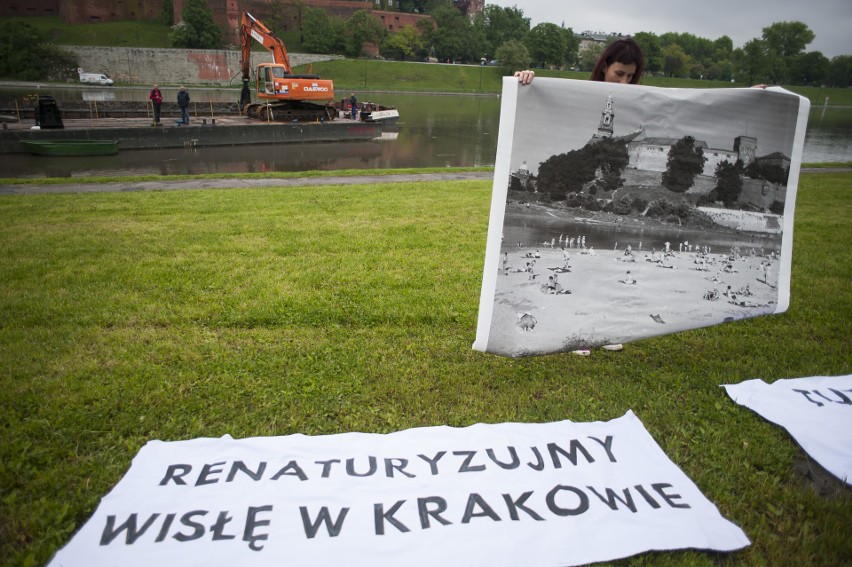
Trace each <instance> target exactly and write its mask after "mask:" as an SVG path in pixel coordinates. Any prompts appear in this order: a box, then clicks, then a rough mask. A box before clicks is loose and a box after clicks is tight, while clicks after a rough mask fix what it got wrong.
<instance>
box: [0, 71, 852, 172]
mask: <svg viewBox="0 0 852 567" xmlns="http://www.w3.org/2000/svg"><path fill="white" fill-rule="evenodd" d="M163 91H164V93H163V94H164V98H166V100H171V99H173V98H174V96H175V92H171V91H170V90H169V89H163ZM33 92H34V90H33V89H17V90H15V89H11V88H4V89H2V90H0V99H11V98H18V99H20V98H21V96H22V95H23V94H32V93H33ZM39 92H40V94H50V95H51V96H53V97H54V98H55V99H56V100H57V103H58V106H59V108H60V109H61V108H62V105H63V103H66V102H71V101H74V102H76V103H77V104H76V106H79V101H81V100H83V101H98V100H136V101H140V100H145V99H146V98H147V94H148V91H147V89H139V88H91V87H87V88H80V87H62V88H53V87H51V88H50V89H47V88H45V87H42V88H41V89H40V90H39ZM191 92H192V96H193V99H195V100H197V101H204V102H207V101H212V102H222V101H228V102H231V101H233V100H234V99H236V98H237V91H236V90H233V89H193V90H192V91H191ZM356 94H357V95H358V97H359V100H361V101H370V102H376V103H380V104H386V105H393V106H396V107H397V108H398V109H399V113H400V120H399V123H398V124H397V127H396V128H395V131H393V132H389V133H386V135H385V136H384V138H385V139H383V140H377V141H373V142H347V143H324V144H300V145H296V144H285V145H272V144H270V145H256V146H233V147H225V148H222V147H217V148H197V149H194V150H184V149H162V150H157V149H153V150H133V151H124V152H119V153H118V155H115V156H105V157H88V158H45V157H40V156H30V155H24V154H20V155H15V156H14V159H5V160H2V164H0V177H27V178H38V177H80V176H89V175H98V176H100V175H139V174H163V175H165V174H196V173H245V172H270V171H307V170H336V169H374V168H377V169H384V168H408V167H469V166H493V165H494V159H495V154H496V149H497V134H498V130H499V122H500V98H499V97H498V96H496V95H484V96H463V95H429V94H367V93H363V94H362V93H356ZM199 112H200V113H204V109H203V104H201V105H200V106H199ZM803 161H805V162H846V161H852V108H837V109H832V108H828V109H826V108H822V107H816V108H814V109H812V110H811V116H810V118H809V122H808V130H807V134H806V139H805V147H804V156H803Z"/></svg>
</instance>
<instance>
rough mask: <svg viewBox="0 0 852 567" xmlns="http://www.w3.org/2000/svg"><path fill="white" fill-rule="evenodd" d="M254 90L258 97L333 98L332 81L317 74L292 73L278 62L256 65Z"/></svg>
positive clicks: (291, 98) (312, 99) (302, 99)
mask: <svg viewBox="0 0 852 567" xmlns="http://www.w3.org/2000/svg"><path fill="white" fill-rule="evenodd" d="M256 78H257V85H256V89H255V92H256V93H257V98H259V99H275V100H300V101H309V102H323V101H325V102H328V101H332V100H334V83H333V82H332V81H330V80H323V79H320V78H319V77H318V76H317V75H293V74H290V73H287V70H286V69H285V68H284V66H283V65H280V64H278V63H261V64H260V65H258V66H257V73H256Z"/></svg>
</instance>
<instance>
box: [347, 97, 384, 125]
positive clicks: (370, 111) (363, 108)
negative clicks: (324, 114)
mask: <svg viewBox="0 0 852 567" xmlns="http://www.w3.org/2000/svg"><path fill="white" fill-rule="evenodd" d="M334 107H335V108H336V109H337V111H338V114H339V116H340V118H348V117H349V116H350V113H351V108H350V106H349V101H348V100H346V99H343V100H339V101H337V102H336V103H335V104H334ZM356 108H357V109H358V114H357V116H356V119H357V120H360V121H361V122H376V123H382V124H388V123H393V122H396V121H397V120H399V110H397V109H396V107H395V106H384V105H381V104H377V103H375V102H359V103H357V105H356Z"/></svg>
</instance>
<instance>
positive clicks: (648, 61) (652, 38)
mask: <svg viewBox="0 0 852 567" xmlns="http://www.w3.org/2000/svg"><path fill="white" fill-rule="evenodd" d="M633 39H634V40H635V41H636V43H638V44H639V47H641V48H642V54H643V55H644V56H645V71H647V72H648V73H659V72H660V71H662V70H663V63H664V60H663V48H662V47H661V46H660V39H659V38H658V37H657V35H656V34H654V33H651V32H639V33H637V34H636V35H634V36H633Z"/></svg>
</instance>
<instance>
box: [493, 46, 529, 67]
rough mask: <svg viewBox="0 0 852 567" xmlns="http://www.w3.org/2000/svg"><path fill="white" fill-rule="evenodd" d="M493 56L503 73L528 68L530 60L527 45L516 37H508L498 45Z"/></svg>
mask: <svg viewBox="0 0 852 567" xmlns="http://www.w3.org/2000/svg"><path fill="white" fill-rule="evenodd" d="M494 57H495V58H496V59H497V61H499V62H500V70H501V71H502V72H503V74H504V75H511V74H513V73H514V72H515V71H521V70H523V69H528V68H529V66H530V61H531V59H530V52H529V51H528V50H527V46H526V45H524V44H523V42H521V41H518V40H517V39H510V40H509V41H507V42H506V43H504V44H503V45H501V46H500V47H498V48H497V51H496V52H495V54H494Z"/></svg>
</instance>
